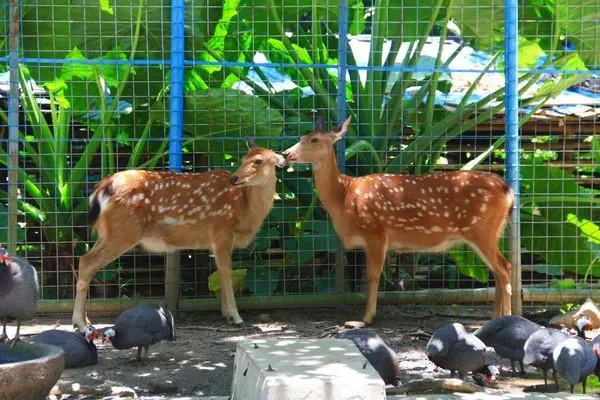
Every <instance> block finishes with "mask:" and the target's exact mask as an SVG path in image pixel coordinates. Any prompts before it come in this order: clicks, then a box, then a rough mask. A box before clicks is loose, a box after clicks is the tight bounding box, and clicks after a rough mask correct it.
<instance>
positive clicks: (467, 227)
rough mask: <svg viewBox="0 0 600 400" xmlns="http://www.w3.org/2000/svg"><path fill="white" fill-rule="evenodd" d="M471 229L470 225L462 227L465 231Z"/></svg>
mask: <svg viewBox="0 0 600 400" xmlns="http://www.w3.org/2000/svg"><path fill="white" fill-rule="evenodd" d="M457 230H458V228H457ZM469 230H471V227H470V226H465V227H464V228H462V231H463V232H466V231H469Z"/></svg>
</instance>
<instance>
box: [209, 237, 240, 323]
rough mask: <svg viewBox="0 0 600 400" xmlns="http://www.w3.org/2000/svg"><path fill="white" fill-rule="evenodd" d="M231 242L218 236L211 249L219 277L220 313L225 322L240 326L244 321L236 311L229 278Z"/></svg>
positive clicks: (229, 239)
mask: <svg viewBox="0 0 600 400" xmlns="http://www.w3.org/2000/svg"><path fill="white" fill-rule="evenodd" d="M232 242H233V238H232V237H231V236H230V235H220V237H219V238H218V239H215V240H214V241H213V246H212V247H213V252H214V254H215V260H216V262H217V268H218V269H219V275H220V277H221V313H222V314H223V316H224V317H225V318H226V319H227V321H229V322H231V321H233V323H234V324H236V325H242V324H243V323H244V321H243V320H242V318H241V317H240V314H239V313H238V310H237V305H236V303H235V295H234V293H233V281H232V278H231V251H232V249H233V243H232Z"/></svg>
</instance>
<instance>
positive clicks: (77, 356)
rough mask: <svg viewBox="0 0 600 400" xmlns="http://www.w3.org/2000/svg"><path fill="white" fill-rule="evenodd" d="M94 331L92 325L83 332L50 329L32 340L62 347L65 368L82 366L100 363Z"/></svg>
mask: <svg viewBox="0 0 600 400" xmlns="http://www.w3.org/2000/svg"><path fill="white" fill-rule="evenodd" d="M94 333H95V330H94V328H93V327H91V326H88V327H87V328H85V331H84V332H83V333H79V332H68V331H63V330H59V329H50V330H47V331H44V332H42V333H40V334H38V335H36V336H34V337H33V338H31V341H32V342H37V343H46V344H53V345H55V346H58V347H60V348H61V349H63V351H64V353H65V368H81V367H85V366H88V365H95V364H97V363H98V349H97V348H96V345H95V344H94Z"/></svg>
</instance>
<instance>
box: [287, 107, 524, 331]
mask: <svg viewBox="0 0 600 400" xmlns="http://www.w3.org/2000/svg"><path fill="white" fill-rule="evenodd" d="M349 124H350V118H348V119H347V120H346V121H345V122H344V123H343V124H342V125H341V126H340V127H339V128H338V129H336V130H334V131H325V130H323V127H322V123H318V124H317V130H316V131H315V132H312V133H310V134H308V135H306V136H303V137H302V138H301V139H300V141H299V142H298V143H296V144H295V145H294V146H292V147H290V148H289V149H287V150H286V151H284V152H283V154H284V155H285V156H286V159H287V162H288V163H303V164H312V168H313V173H314V176H315V185H316V190H317V195H318V196H319V199H320V200H321V202H322V203H323V206H324V207H325V209H326V210H327V213H328V214H329V216H330V218H331V219H332V222H333V226H334V228H335V231H336V233H337V234H338V236H339V237H340V239H341V240H342V242H343V244H344V246H345V247H346V248H347V249H354V248H362V249H364V250H365V252H366V256H367V281H368V286H367V304H366V311H365V314H364V317H363V321H364V322H365V323H367V324H370V323H371V322H372V320H373V317H374V316H375V314H376V311H377V289H378V287H379V279H380V276H381V271H382V269H383V264H384V262H385V257H386V253H387V252H388V250H395V251H398V252H443V251H446V250H448V249H449V248H450V247H451V246H452V245H454V244H457V243H467V244H469V245H470V246H471V247H472V248H473V250H474V251H476V252H477V253H478V254H479V256H481V258H482V259H483V260H484V261H485V263H486V264H487V266H488V267H489V269H490V270H491V271H492V274H493V275H494V278H495V280H496V299H495V300H496V305H495V306H496V307H495V314H496V315H498V316H503V315H510V313H511V309H510V307H511V303H510V295H511V286H510V279H511V265H510V263H509V262H508V261H507V260H506V259H505V258H504V256H503V255H502V253H501V252H500V250H499V249H498V239H499V237H500V235H501V233H502V231H503V229H504V224H505V221H506V219H507V217H508V216H509V214H510V211H511V209H512V207H513V202H514V198H513V194H512V190H511V189H510V187H509V186H508V185H507V184H506V183H505V182H504V181H503V180H502V178H500V177H499V176H497V175H495V174H488V173H480V172H465V171H459V172H450V173H435V174H428V175H423V176H412V175H394V174H371V175H367V176H362V177H357V178H355V177H351V176H347V175H343V174H341V173H340V171H339V169H338V166H337V163H336V157H335V152H334V149H333V144H334V143H335V142H337V141H338V140H340V139H341V138H342V137H343V136H344V134H345V133H346V131H347V130H348V125H349Z"/></svg>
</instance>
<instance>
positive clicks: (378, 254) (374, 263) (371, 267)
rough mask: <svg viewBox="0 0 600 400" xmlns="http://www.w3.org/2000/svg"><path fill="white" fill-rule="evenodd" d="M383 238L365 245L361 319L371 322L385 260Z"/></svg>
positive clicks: (375, 310)
mask: <svg viewBox="0 0 600 400" xmlns="http://www.w3.org/2000/svg"><path fill="white" fill-rule="evenodd" d="M383 242H384V240H383V239H382V240H381V241H380V242H379V243H372V244H370V245H368V246H367V248H366V252H367V307H366V310H365V315H364V317H363V321H364V322H365V323H366V324H371V323H372V322H373V318H374V317H375V314H377V291H378V289H379V279H380V278H381V271H382V270H383V264H384V262H385V253H386V249H385V244H384V245H382V243H383Z"/></svg>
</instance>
